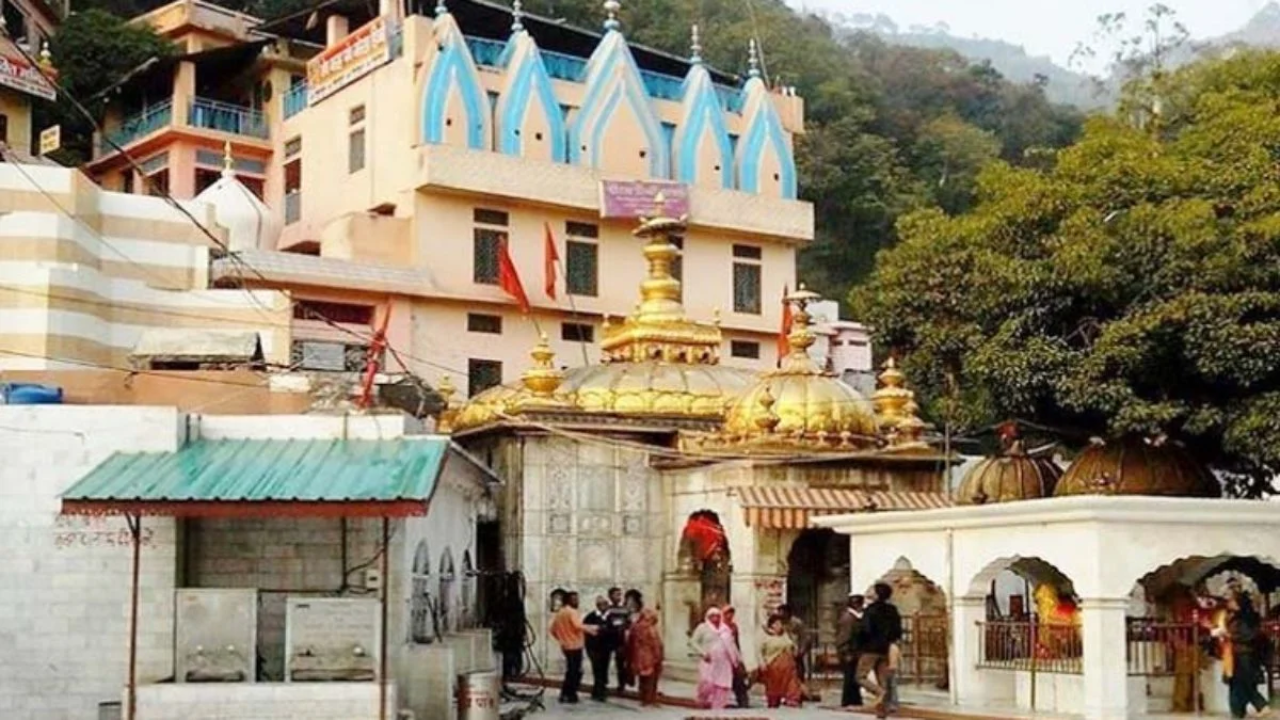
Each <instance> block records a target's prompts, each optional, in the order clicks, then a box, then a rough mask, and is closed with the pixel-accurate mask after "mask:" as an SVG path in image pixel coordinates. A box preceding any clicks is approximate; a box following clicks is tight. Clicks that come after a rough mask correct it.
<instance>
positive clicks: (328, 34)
mask: <svg viewBox="0 0 1280 720" xmlns="http://www.w3.org/2000/svg"><path fill="white" fill-rule="evenodd" d="M324 30H325V34H324V44H325V47H333V46H334V45H337V44H338V43H340V42H342V39H343V38H345V37H346V36H347V35H348V34H349V33H350V32H351V22H350V21H349V20H347V19H346V18H345V17H343V16H341V15H330V16H329V18H328V19H327V20H325V25H324Z"/></svg>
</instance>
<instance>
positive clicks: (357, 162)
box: [347, 128, 365, 173]
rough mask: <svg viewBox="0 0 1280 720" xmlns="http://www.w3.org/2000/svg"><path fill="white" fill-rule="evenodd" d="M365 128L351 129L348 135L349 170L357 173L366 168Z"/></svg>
mask: <svg viewBox="0 0 1280 720" xmlns="http://www.w3.org/2000/svg"><path fill="white" fill-rule="evenodd" d="M364 144H365V143H364V128H360V129H359V130H353V131H351V134H350V135H349V136H347V172H349V173H355V172H360V171H361V170H363V169H364Z"/></svg>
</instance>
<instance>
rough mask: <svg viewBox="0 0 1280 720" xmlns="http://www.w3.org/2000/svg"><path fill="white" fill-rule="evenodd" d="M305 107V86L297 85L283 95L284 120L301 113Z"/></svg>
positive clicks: (304, 84)
mask: <svg viewBox="0 0 1280 720" xmlns="http://www.w3.org/2000/svg"><path fill="white" fill-rule="evenodd" d="M306 107H307V84H306V83H305V82H302V83H298V84H297V85H294V86H293V87H291V88H289V90H288V92H286V93H285V94H284V117H285V119H286V120H288V119H289V118H291V117H293V116H294V115H297V114H298V113H300V112H302V110H303V109H304V108H306Z"/></svg>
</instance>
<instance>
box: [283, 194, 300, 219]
mask: <svg viewBox="0 0 1280 720" xmlns="http://www.w3.org/2000/svg"><path fill="white" fill-rule="evenodd" d="M301 219H302V193H301V192H299V191H296V190H295V191H293V192H289V193H285V196H284V224H285V225H292V224H293V223H296V222H298V221H299V220H301Z"/></svg>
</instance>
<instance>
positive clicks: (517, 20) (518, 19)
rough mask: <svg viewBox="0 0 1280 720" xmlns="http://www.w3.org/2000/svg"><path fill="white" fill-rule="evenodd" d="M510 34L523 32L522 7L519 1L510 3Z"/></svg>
mask: <svg viewBox="0 0 1280 720" xmlns="http://www.w3.org/2000/svg"><path fill="white" fill-rule="evenodd" d="M511 32H512V33H513V34H519V33H522V32H524V5H523V4H522V3H521V2H520V0H515V2H513V3H511Z"/></svg>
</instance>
